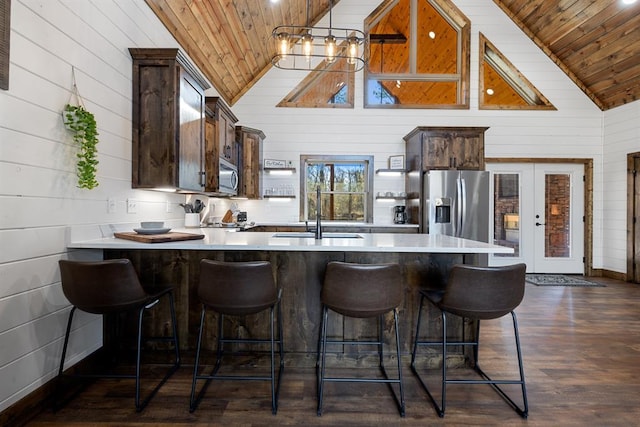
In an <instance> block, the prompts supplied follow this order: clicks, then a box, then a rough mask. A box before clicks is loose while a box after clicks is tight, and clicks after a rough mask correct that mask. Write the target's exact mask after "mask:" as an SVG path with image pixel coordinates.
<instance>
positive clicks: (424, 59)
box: [416, 0, 458, 74]
mask: <svg viewBox="0 0 640 427" xmlns="http://www.w3.org/2000/svg"><path fill="white" fill-rule="evenodd" d="M420 5H421V6H422V7H418V58H417V60H416V72H417V73H418V74H456V73H457V69H458V31H457V30H456V29H455V28H454V27H453V26H451V24H449V23H448V22H447V20H446V19H444V17H443V16H442V15H440V13H438V11H437V10H436V9H435V8H434V7H433V6H431V4H430V3H429V2H428V1H427V0H421V1H420Z"/></svg>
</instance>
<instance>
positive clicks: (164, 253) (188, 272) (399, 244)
mask: <svg viewBox="0 0 640 427" xmlns="http://www.w3.org/2000/svg"><path fill="white" fill-rule="evenodd" d="M194 230H195V231H194ZM176 231H180V232H188V233H198V234H203V235H204V237H203V238H202V239H199V240H189V241H179V242H168V243H151V244H149V243H139V242H134V241H129V240H123V239H117V238H113V237H110V236H105V237H102V238H98V239H92V240H84V241H76V242H72V243H71V244H69V248H72V249H78V250H100V251H102V256H103V257H104V258H105V259H112V258H121V257H124V258H129V259H131V261H132V262H133V264H134V266H135V267H136V270H137V272H138V274H139V276H140V278H141V280H142V281H143V283H145V284H146V285H149V286H154V285H161V284H167V283H172V284H174V286H175V297H176V309H177V313H178V324H179V326H178V327H179V334H180V340H181V347H182V349H183V350H187V352H186V353H187V358H188V353H189V350H193V349H194V347H195V342H196V336H197V332H198V324H199V315H200V303H199V302H198V300H197V294H196V289H197V284H198V279H199V268H200V267H199V263H200V260H201V259H203V258H207V259H215V260H221V261H251V260H268V261H270V262H271V264H272V266H273V274H274V277H275V278H276V283H277V284H278V286H280V287H281V288H282V289H283V294H282V310H283V321H284V339H285V351H286V352H287V354H288V355H289V356H290V357H289V359H288V360H289V361H288V363H298V362H299V363H315V351H316V346H317V340H318V327H319V324H320V312H321V310H320V309H321V307H320V289H321V284H322V280H323V276H324V271H325V267H326V264H327V262H329V261H345V262H357V263H383V262H396V263H399V264H400V265H401V267H402V274H403V277H402V282H403V286H404V301H403V303H402V306H401V307H400V311H399V312H400V333H401V341H402V342H401V349H402V352H403V353H404V354H409V353H410V351H411V342H412V341H413V334H414V327H415V324H416V318H417V310H418V304H419V298H418V290H419V289H420V288H427V287H428V288H441V287H443V286H444V278H445V277H446V275H447V273H448V271H449V269H450V268H451V266H452V265H454V264H457V263H465V262H466V263H468V262H469V259H470V258H469V257H473V256H475V255H477V254H490V253H511V252H512V251H513V250H512V249H510V248H506V247H502V246H496V245H491V244H487V243H482V242H475V241H471V240H465V239H459V238H455V237H450V236H444V235H428V234H394V233H343V234H342V235H341V236H342V237H331V234H330V233H326V234H325V236H324V237H323V239H321V240H316V239H314V238H309V237H276V236H277V233H274V232H238V231H235V230H233V229H231V230H225V229H181V230H176ZM346 236H348V237H346ZM73 254H74V252H72V253H71V254H70V256H72V255H73ZM210 315H211V316H214V315H213V314H210ZM162 316H168V310H167V311H166V312H162ZM429 316H430V318H433V319H435V314H434V313H429ZM332 318H334V320H333V322H332V323H331V324H330V325H329V334H330V335H332V336H342V337H345V338H347V339H348V338H350V337H352V336H356V335H360V336H361V335H362V334H363V333H364V334H365V335H371V336H373V334H374V333H375V332H376V327H375V325H373V324H372V323H371V322H367V321H363V320H361V319H342V318H341V317H340V316H335V317H333V316H332ZM228 319H229V321H228V322H226V323H225V328H228V329H229V330H230V331H231V330H233V331H235V332H236V333H237V332H240V333H241V334H243V335H244V336H246V337H250V336H258V335H259V334H264V333H266V332H267V328H266V324H267V322H266V313H265V317H260V316H256V317H254V318H249V317H248V318H240V319H231V318H228ZM338 319H339V320H338ZM212 320H213V319H212ZM386 321H387V322H389V321H391V317H388V318H387V319H386ZM162 323H163V322H155V323H154V324H155V325H160V326H157V328H158V329H157V330H152V331H149V332H150V333H155V334H163V333H164V331H163V326H162ZM214 324H215V323H213V321H208V325H214ZM462 325H463V323H462V321H461V320H459V321H458V322H451V323H450V327H451V328H452V331H456V330H458V331H459V332H460V333H461V331H462V329H463V327H462ZM387 326H389V325H387ZM470 326H471V325H465V327H464V329H465V331H466V332H469V333H471V332H472V330H473V328H472V327H470ZM207 329H208V330H207V331H205V334H206V336H207V337H208V338H209V339H208V340H207V344H206V347H207V348H208V349H211V348H213V347H214V338H215V335H216V331H214V329H215V328H213V327H211V328H207ZM426 329H427V328H425V330H426ZM428 329H429V330H431V328H428ZM434 330H435V329H434ZM105 331H106V333H105V343H107V341H109V340H110V339H113V338H114V337H113V336H112V335H113V333H114V332H113V331H110V330H105ZM351 350H352V349H348V350H347V349H345V351H351ZM340 351H342V350H340ZM298 356H299V357H298ZM344 356H345V357H347V358H348V354H344Z"/></svg>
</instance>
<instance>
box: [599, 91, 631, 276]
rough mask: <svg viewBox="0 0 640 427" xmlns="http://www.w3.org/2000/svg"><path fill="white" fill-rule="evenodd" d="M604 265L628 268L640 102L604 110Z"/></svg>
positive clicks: (605, 266)
mask: <svg viewBox="0 0 640 427" xmlns="http://www.w3.org/2000/svg"><path fill="white" fill-rule="evenodd" d="M603 151H604V179H603V190H604V200H603V204H602V205H601V206H600V207H599V208H600V209H601V211H602V217H603V218H606V220H605V221H604V222H603V232H602V235H603V236H606V239H605V238H603V239H602V242H601V243H602V253H603V255H602V257H603V267H604V268H606V269H608V270H612V271H618V272H622V273H624V272H626V270H627V251H626V248H627V167H626V166H627V154H629V153H637V152H640V101H636V102H633V103H631V104H627V105H624V106H621V107H618V108H614V109H613V110H609V111H606V112H605V113H604V149H603Z"/></svg>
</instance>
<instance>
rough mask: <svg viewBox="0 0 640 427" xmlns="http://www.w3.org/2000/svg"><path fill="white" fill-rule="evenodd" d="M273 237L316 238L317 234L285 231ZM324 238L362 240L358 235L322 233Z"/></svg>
mask: <svg viewBox="0 0 640 427" xmlns="http://www.w3.org/2000/svg"><path fill="white" fill-rule="evenodd" d="M272 237H288V238H292V237H299V238H311V239H313V238H315V237H316V235H315V233H313V232H311V231H283V232H280V233H275V234H274V235H273V236H272ZM322 238H324V239H362V238H363V237H362V235H360V234H358V233H331V232H329V233H327V232H323V233H322Z"/></svg>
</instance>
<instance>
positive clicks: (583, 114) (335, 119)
mask: <svg viewBox="0 0 640 427" xmlns="http://www.w3.org/2000/svg"><path fill="white" fill-rule="evenodd" d="M454 2H455V4H456V5H457V6H458V8H459V9H460V10H461V11H462V12H463V13H464V14H465V15H466V16H467V17H468V18H469V19H470V20H471V22H472V25H471V89H470V95H471V103H470V105H471V107H470V109H469V110H424V109H398V110H380V109H364V108H363V101H362V92H363V89H362V86H363V73H357V74H356V105H355V108H354V109H321V108H277V107H275V105H276V104H277V103H278V102H280V101H281V100H282V98H284V97H285V96H286V95H287V94H288V93H289V91H291V89H292V88H293V87H295V86H296V85H297V84H299V83H300V81H301V80H302V79H303V78H304V76H305V74H304V73H303V72H300V73H298V72H295V71H286V70H280V69H276V68H274V69H272V70H271V71H269V72H268V73H266V75H265V76H264V77H263V78H262V79H261V80H260V81H259V82H258V84H257V85H256V86H254V87H253V88H252V89H251V90H249V91H248V92H247V93H246V94H245V95H244V96H243V97H242V98H241V99H240V100H239V101H238V102H237V103H236V105H234V106H233V111H234V113H235V114H236V115H237V116H238V118H239V119H240V123H241V124H244V125H247V126H251V127H256V128H259V129H262V130H263V131H264V133H265V135H266V140H265V157H267V158H273V159H282V160H291V161H293V162H294V164H296V165H298V164H299V155H300V154H327V153H328V154H373V155H374V156H375V164H376V166H375V167H376V169H378V168H385V167H387V161H388V158H389V156H390V155H395V154H403V153H404V141H403V136H405V135H406V134H408V133H409V132H410V131H411V130H413V129H414V128H415V127H416V126H488V127H489V128H490V129H489V130H488V131H487V133H486V140H485V143H486V150H485V151H486V156H487V157H524V158H528V157H560V158H575V157H579V158H592V159H593V160H594V170H595V172H594V173H595V176H594V182H595V192H594V202H595V204H596V206H601V205H602V173H603V169H602V112H601V111H600V110H599V109H598V108H597V107H596V106H595V105H594V104H593V103H592V102H591V101H590V100H589V99H588V97H587V96H586V95H584V94H583V93H582V92H581V91H580V90H579V89H578V88H577V87H576V86H575V85H574V84H573V83H572V82H571V81H570V79H569V78H568V77H567V76H566V75H565V74H564V73H563V72H562V71H561V70H560V69H558V67H557V66H556V65H555V64H554V63H553V62H552V61H551V60H550V59H549V58H548V57H547V56H546V55H545V54H544V53H543V52H541V51H540V49H538V48H537V47H536V46H535V44H534V43H533V42H532V41H531V40H530V39H529V38H528V37H527V36H526V35H524V34H523V33H522V32H521V31H520V30H519V29H518V28H517V26H516V25H515V24H513V23H512V22H511V21H510V20H509V19H508V18H507V17H506V16H505V15H504V14H503V13H502V12H501V10H500V9H499V8H498V7H497V6H496V5H495V4H494V2H493V1H491V0H454ZM378 4H379V1H378V0H342V1H341V2H340V3H339V4H338V5H337V6H336V7H335V8H334V14H333V24H334V25H335V26H337V27H355V28H362V23H363V20H364V18H365V17H366V16H367V15H368V14H369V13H370V12H371V11H372V10H373V9H374V8H375V7H376V6H377V5H378ZM480 32H482V33H483V34H484V35H485V36H486V37H487V38H488V39H489V40H490V41H491V42H492V43H493V44H494V45H495V46H496V47H497V48H498V49H499V50H500V51H501V52H502V53H503V54H504V55H505V56H506V57H507V58H508V59H509V60H510V61H511V62H512V63H513V64H514V65H515V66H516V67H517V68H518V69H519V70H520V71H521V72H522V73H523V74H524V75H525V76H526V77H527V79H529V80H530V81H531V82H532V83H533V84H534V85H535V86H536V87H537V88H538V89H539V90H540V91H541V92H542V93H543V94H544V95H545V96H546V97H547V98H548V99H549V100H550V101H551V102H552V103H553V104H554V105H555V107H556V108H557V111H495V110H479V109H478V51H479V37H478V34H479V33H480ZM288 180H289V181H290V182H292V183H294V184H295V185H296V189H298V187H299V176H298V175H296V176H295V177H294V178H288ZM286 181H287V178H277V179H276V178H270V177H268V176H267V177H265V185H266V186H268V185H271V184H272V183H276V184H277V183H281V182H286ZM403 182H404V181H403V178H388V177H386V178H385V177H376V178H375V182H374V191H375V192H376V193H377V192H378V191H387V190H389V191H402V186H403ZM375 203H376V204H375V210H374V221H375V222H376V223H391V213H390V205H389V204H383V203H381V202H375ZM245 205H246V206H248V207H247V211H248V212H249V218H250V220H253V219H255V220H258V221H260V220H261V219H262V218H268V217H274V216H275V217H277V218H282V219H294V220H295V219H297V218H298V212H299V200H298V199H296V200H295V201H292V202H288V203H282V202H280V203H266V202H260V203H257V202H245ZM594 230H595V231H594V241H595V242H598V247H596V248H594V260H593V263H594V267H595V268H600V267H603V264H602V263H603V259H602V249H601V247H599V242H601V241H602V213H601V212H600V210H599V209H598V210H597V211H596V212H595V213H594Z"/></svg>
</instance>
